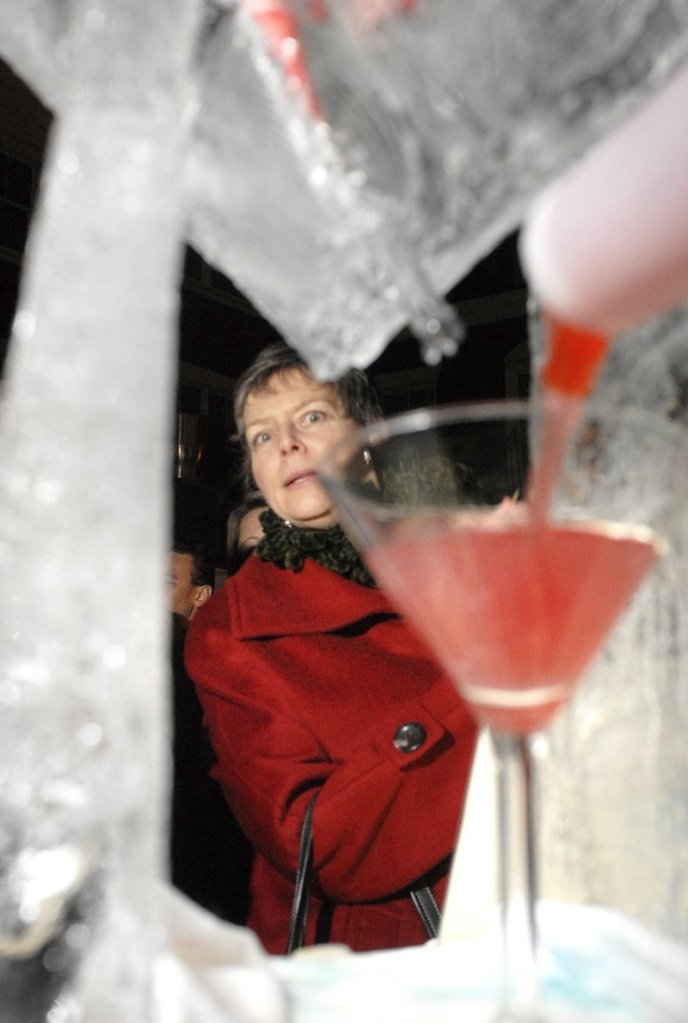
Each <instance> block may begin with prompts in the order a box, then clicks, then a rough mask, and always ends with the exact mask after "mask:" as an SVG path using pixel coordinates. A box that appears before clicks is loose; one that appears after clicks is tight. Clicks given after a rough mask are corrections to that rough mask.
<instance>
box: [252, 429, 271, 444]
mask: <svg viewBox="0 0 688 1023" xmlns="http://www.w3.org/2000/svg"><path fill="white" fill-rule="evenodd" d="M268 440H270V434H269V433H267V431H265V430H263V432H262V433H257V434H256V435H255V437H253V439H252V440H251V447H252V448H259V447H260V446H261V445H262V444H265V442H266V441H268Z"/></svg>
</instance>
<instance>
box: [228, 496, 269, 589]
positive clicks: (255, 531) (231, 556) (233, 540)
mask: <svg viewBox="0 0 688 1023" xmlns="http://www.w3.org/2000/svg"><path fill="white" fill-rule="evenodd" d="M266 508H267V505H266V503H265V498H264V497H263V495H262V494H261V493H259V492H258V491H253V493H251V494H249V495H248V497H246V498H244V500H243V501H242V503H241V504H240V505H238V506H237V507H236V508H234V509H233V510H232V511H231V512H230V515H229V518H228V519H227V565H228V570H229V574H230V575H233V574H234V573H235V572H237V571H238V570H239V569H240V568H241V566H242V565H243V563H244V562H245V561H246V558H247V557H248V556H249V554H250V553H251V551H252V550H253V549H254V547H255V546H256V545H257V544H258V542H259V540H260V539H261V538H262V536H263V526H262V524H261V521H260V516H261V515H262V514H263V512H264V511H265V510H266Z"/></svg>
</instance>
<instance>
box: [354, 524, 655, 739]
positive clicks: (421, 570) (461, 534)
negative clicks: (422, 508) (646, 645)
mask: <svg viewBox="0 0 688 1023" xmlns="http://www.w3.org/2000/svg"><path fill="white" fill-rule="evenodd" d="M661 546H662V544H661V542H660V541H659V540H658V539H657V538H656V537H655V536H654V534H653V533H652V532H651V531H650V530H649V529H646V528H644V527H628V526H620V525H618V524H611V523H604V522H594V523H568V524H567V523H556V524H552V523H549V522H540V521H537V520H532V519H531V518H530V517H529V516H528V515H527V514H526V515H516V514H515V513H514V510H513V509H512V510H510V511H507V512H505V513H500V512H497V513H494V512H492V513H490V512H487V513H482V514H481V515H480V516H476V515H472V516H468V517H467V516H465V515H464V516H462V515H461V514H460V513H457V514H455V515H453V516H448V515H444V516H441V517H438V518H437V519H435V520H432V519H430V518H425V519H423V518H420V519H418V520H414V519H410V520H408V521H407V522H405V523H404V524H403V526H400V527H398V528H397V529H396V530H394V529H393V530H390V531H389V533H388V534H387V536H386V538H385V539H384V540H383V541H382V542H381V543H379V544H376V545H375V546H373V547H372V548H371V549H370V550H369V552H368V555H367V560H368V563H369V565H370V568H371V570H372V572H373V574H374V576H375V578H376V579H377V580H378V582H379V583H380V584H381V585H382V586H383V587H384V588H385V589H386V590H387V591H388V593H389V594H390V596H391V597H392V599H393V600H394V601H395V602H396V603H397V605H398V606H399V608H400V609H401V610H402V611H403V612H404V613H405V614H406V615H407V617H408V618H409V620H410V621H412V622H413V623H414V624H415V626H416V628H417V629H418V631H419V632H421V633H422V635H423V636H424V638H425V639H426V641H427V642H428V644H429V645H430V647H431V648H432V650H433V651H434V653H435V655H436V657H437V658H438V660H440V661H441V662H442V664H444V666H445V667H446V668H447V670H448V671H449V673H450V674H451V676H452V678H454V679H455V681H456V683H457V686H458V687H459V689H460V691H461V694H462V695H463V697H464V699H465V700H466V701H467V702H468V703H469V704H470V705H471V707H472V708H473V710H474V712H475V715H476V717H477V718H478V719H479V720H480V722H481V723H482V724H484V725H488V726H489V727H490V728H494V729H497V730H498V731H500V732H510V733H514V734H518V735H524V734H526V733H528V732H533V731H536V730H539V729H542V728H544V727H545V726H546V725H547V724H548V723H549V720H550V718H551V717H552V715H553V714H554V713H555V712H556V710H557V709H558V708H559V707H560V706H561V705H562V704H563V703H564V702H565V701H566V700H567V699H568V698H569V697H570V695H571V692H572V690H573V688H574V686H575V685H576V683H577V682H578V680H579V679H580V678H581V676H582V674H583V672H584V670H585V668H586V667H587V665H588V664H589V662H590V661H591V660H592V658H593V657H594V656H595V654H596V653H597V651H598V649H599V648H600V646H601V644H602V643H603V641H604V640H605V639H606V637H607V635H608V633H609V631H610V630H611V628H612V627H613V626H614V624H615V623H616V621H617V619H618V617H619V615H620V613H621V611H622V610H623V609H624V607H625V606H626V604H627V603H628V602H629V600H630V599H631V597H632V596H633V594H634V593H635V591H636V590H637V588H638V586H639V584H640V582H641V581H642V579H643V578H644V576H645V574H646V572H647V571H648V570H649V569H650V568H651V567H652V565H653V564H654V563H655V561H656V558H657V555H658V553H659V551H660V550H661Z"/></svg>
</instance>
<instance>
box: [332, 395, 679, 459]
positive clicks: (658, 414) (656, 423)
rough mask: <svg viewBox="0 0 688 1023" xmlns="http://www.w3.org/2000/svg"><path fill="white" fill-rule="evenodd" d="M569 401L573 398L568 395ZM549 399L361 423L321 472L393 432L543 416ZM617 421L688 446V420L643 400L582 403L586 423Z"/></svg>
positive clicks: (498, 401)
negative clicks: (672, 416)
mask: <svg viewBox="0 0 688 1023" xmlns="http://www.w3.org/2000/svg"><path fill="white" fill-rule="evenodd" d="M563 397H564V400H566V401H568V400H570V399H568V398H567V396H563ZM545 411H546V406H545V403H544V402H543V401H540V400H537V399H533V398H495V399H488V400H470V401H459V402H450V403H447V404H442V405H426V406H423V407H421V408H416V409H409V410H408V411H406V412H397V413H395V414H393V415H391V416H383V417H382V418H381V419H376V420H375V421H374V422H372V423H366V424H365V425H363V426H358V427H357V428H356V430H355V431H354V433H353V434H349V435H348V436H347V437H343V438H341V439H340V440H339V441H337V442H336V443H335V444H334V445H333V446H332V447H331V448H330V449H329V450H328V451H326V452H325V453H324V454H323V456H322V457H321V459H320V461H319V464H318V467H317V471H318V473H320V474H321V475H323V476H327V475H329V474H330V473H332V472H333V471H334V472H335V473H336V471H337V470H336V465H337V464H338V459H339V458H341V455H342V454H343V453H345V452H349V453H351V452H353V451H355V450H358V449H359V448H365V447H367V446H368V445H370V446H373V447H374V446H375V444H376V443H380V442H381V441H384V440H387V439H389V438H391V437H401V436H404V435H405V434H409V433H414V432H417V431H420V430H429V429H434V428H435V427H441V426H447V425H448V424H450V423H453V422H457V423H458V422H465V423H476V422H480V421H483V420H493V421H494V422H498V421H500V420H503V421H504V422H508V421H513V420H516V419H524V418H527V419H534V420H535V419H538V418H542V416H543V415H544V414H545ZM594 417H597V418H599V419H602V420H607V421H609V422H613V423H614V424H615V425H618V426H622V425H625V424H626V425H630V426H634V427H645V428H647V429H648V430H653V431H654V432H655V433H663V434H665V435H666V437H667V439H669V440H673V441H674V442H675V441H682V442H683V443H684V444H685V445H686V446H687V447H688V423H684V422H682V421H681V420H678V419H670V418H668V416H667V415H666V414H665V413H663V412H662V411H660V410H659V409H648V408H644V407H643V406H639V405H614V404H612V403H611V402H609V401H605V400H604V399H599V400H598V399H595V398H591V399H589V400H588V401H587V402H584V403H583V404H582V406H581V418H580V423H581V424H583V423H585V422H586V421H587V420H590V419H591V418H594Z"/></svg>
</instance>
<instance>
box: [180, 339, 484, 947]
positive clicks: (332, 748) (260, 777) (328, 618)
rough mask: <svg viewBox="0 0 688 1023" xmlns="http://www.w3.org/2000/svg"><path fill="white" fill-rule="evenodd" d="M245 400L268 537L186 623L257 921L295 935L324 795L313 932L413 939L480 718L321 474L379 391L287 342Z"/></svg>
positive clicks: (322, 936)
mask: <svg viewBox="0 0 688 1023" xmlns="http://www.w3.org/2000/svg"><path fill="white" fill-rule="evenodd" d="M234 414H235V422H236V423H237V426H238V429H239V434H240V438H241V444H242V447H243V451H244V455H245V461H246V476H247V480H248V482H249V485H250V487H252V488H253V489H257V490H258V491H259V492H260V493H261V494H262V496H263V499H264V500H265V502H266V503H267V505H268V509H267V510H266V511H264V512H263V513H262V515H261V525H262V527H263V532H264V535H263V537H262V539H261V540H260V541H259V543H258V544H257V546H256V547H255V550H254V552H253V555H252V556H251V557H250V558H248V559H247V560H246V561H245V562H244V564H243V565H242V567H241V568H240V570H239V571H238V572H236V573H235V574H234V575H230V576H229V578H228V579H227V582H226V583H225V586H224V587H223V589H222V590H221V591H220V592H219V593H217V594H215V595H214V596H213V598H212V599H211V600H210V601H208V603H207V604H205V605H204V607H202V608H201V609H200V610H199V611H198V613H197V614H196V615H195V616H194V618H193V620H192V621H191V622H190V625H189V632H188V638H187V644H186V663H187V669H188V671H189V674H190V675H191V677H192V678H193V679H194V681H195V683H196V687H197V692H198V694H199V698H200V700H201V703H202V705H203V708H204V712H205V721H206V724H207V726H208V729H209V735H210V740H211V743H212V746H213V748H214V751H215V755H216V758H217V762H216V764H215V767H214V770H213V774H214V777H215V778H216V779H217V780H218V781H219V782H220V783H221V785H222V788H223V790H224V793H225V796H226V799H227V801H228V803H229V805H230V807H231V808H232V811H233V812H234V814H235V815H236V818H237V820H238V822H239V824H240V825H241V827H242V828H243V830H244V832H245V833H246V835H247V836H248V838H249V839H250V842H251V844H252V846H253V848H254V850H255V864H254V867H253V871H252V875H251V903H250V910H249V914H248V918H247V923H248V926H250V927H251V928H253V929H254V930H255V931H256V933H257V934H258V937H259V938H260V939H261V941H262V943H263V945H264V947H265V948H266V949H267V951H268V952H271V953H277V954H279V953H283V952H284V951H285V950H286V947H287V940H288V934H289V921H290V914H291V906H292V899H293V894H294V880H295V873H296V868H297V862H298V854H299V844H300V835H301V828H302V823H303V820H304V816H305V814H306V809H307V807H308V806H309V805H311V802H312V799H313V797H314V796H316V797H317V798H316V799H315V802H314V804H312V805H313V807H314V812H313V842H314V853H313V883H314V898H313V899H312V900H311V901H312V912H311V914H310V917H309V921H308V930H307V935H306V941H307V943H308V942H312V941H314V940H315V941H331V942H342V943H344V944H346V945H348V946H349V947H350V948H351V949H353V950H354V951H368V950H373V949H382V948H395V947H400V946H405V945H414V944H419V943H421V942H423V941H425V940H426V939H427V932H426V930H425V928H424V926H423V924H422V922H421V919H420V916H419V914H418V912H417V911H416V909H415V907H414V905H413V902H412V899H411V897H410V893H411V891H412V889H413V890H415V889H418V888H426V887H430V888H431V890H432V892H433V894H434V896H435V898H436V900H437V902H438V903H439V904H440V905H441V904H442V901H443V898H444V894H445V891H446V883H447V872H448V865H449V861H450V857H451V854H452V852H453V849H454V846H455V840H456V835H457V828H458V825H459V821H460V817H461V814H462V809H463V802H464V798H465V793H466V788H467V783H468V776H469V772H470V767H471V763H472V759H473V754H474V748H475V740H476V726H475V724H474V722H473V719H472V717H471V715H470V713H469V711H468V709H467V708H466V706H465V705H464V703H463V702H462V700H461V698H460V697H459V695H458V693H457V691H456V689H455V687H454V685H453V684H452V682H451V681H450V679H449V678H448V677H447V676H446V675H445V674H444V672H443V671H442V670H441V668H439V667H438V665H437V664H436V662H435V661H434V659H433V658H432V657H431V655H430V654H429V652H428V651H427V648H426V647H425V646H424V645H423V644H422V643H421V642H420V640H419V639H418V638H417V636H416V635H415V633H413V632H412V631H411V630H410V629H408V628H407V626H406V624H405V623H404V621H403V620H402V618H401V616H400V615H399V614H398V613H397V612H396V610H395V609H394V607H392V606H391V604H390V603H389V601H388V600H387V598H386V597H385V595H384V593H382V592H381V591H380V590H379V589H378V587H377V586H376V584H375V580H374V579H373V578H372V577H371V576H370V574H369V572H368V571H367V569H366V566H365V565H364V563H363V562H362V561H361V559H360V557H359V555H358V554H357V552H356V551H355V549H354V548H353V546H352V545H351V543H350V542H349V540H348V538H347V537H346V535H345V534H344V533H343V531H342V530H341V528H340V527H339V525H338V524H337V521H336V514H335V511H334V509H333V506H332V503H331V501H330V498H329V496H328V495H327V493H326V492H325V491H324V490H323V488H322V487H321V485H320V483H319V481H318V478H317V475H316V470H315V467H316V465H317V463H318V460H319V457H320V456H321V455H322V454H323V452H324V451H325V450H326V449H327V448H329V446H330V445H331V444H333V443H335V442H336V441H338V440H339V439H340V438H343V437H345V436H347V435H348V434H350V433H351V432H353V431H354V430H355V429H356V428H357V426H358V425H359V424H364V423H368V422H371V421H373V420H375V419H376V418H378V417H379V416H380V408H379V405H378V403H377V400H376V398H375V395H374V392H373V390H372V388H371V386H370V384H369V382H368V380H367V377H366V375H365V374H364V373H362V372H361V371H360V370H351V371H350V372H349V373H347V374H346V375H345V376H343V377H342V378H341V379H340V380H338V381H336V382H334V383H323V382H320V381H318V380H316V379H315V378H314V377H313V376H312V375H311V373H310V372H309V370H308V367H307V365H306V364H305V363H304V361H303V360H302V359H301V358H300V356H299V355H298V354H297V353H296V352H294V351H292V350H291V349H290V348H288V347H287V346H286V345H281V344H278V345H274V346H270V347H268V348H266V349H264V350H263V352H261V353H260V355H259V356H258V358H257V359H256V360H255V362H254V363H253V364H252V365H251V366H250V367H249V368H248V369H247V371H246V372H245V373H244V375H243V376H242V377H241V378H240V379H239V381H238V383H237V387H236V391H235V401H234Z"/></svg>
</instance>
